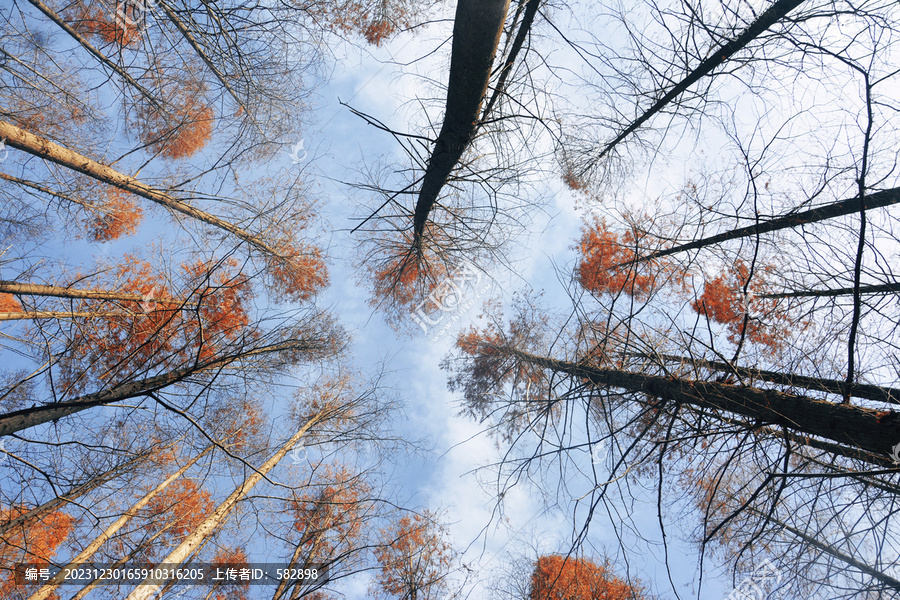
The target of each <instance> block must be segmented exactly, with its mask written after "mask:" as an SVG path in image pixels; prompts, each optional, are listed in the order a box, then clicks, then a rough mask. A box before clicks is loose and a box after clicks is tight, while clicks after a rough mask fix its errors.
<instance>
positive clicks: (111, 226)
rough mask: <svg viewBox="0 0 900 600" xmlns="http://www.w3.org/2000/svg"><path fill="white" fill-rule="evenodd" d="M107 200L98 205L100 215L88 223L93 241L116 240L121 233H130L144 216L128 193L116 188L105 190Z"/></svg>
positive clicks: (134, 230)
mask: <svg viewBox="0 0 900 600" xmlns="http://www.w3.org/2000/svg"><path fill="white" fill-rule="evenodd" d="M106 193H107V196H109V200H107V202H106V203H105V204H104V205H103V206H101V207H99V210H100V212H101V214H100V215H98V216H96V217H94V218H93V219H92V220H91V221H90V223H89V224H88V227H89V231H90V236H91V239H93V240H94V241H95V242H108V241H111V240H117V239H119V238H120V237H121V236H122V235H132V234H134V233H135V232H136V231H137V227H138V225H139V224H140V222H141V219H142V218H143V216H144V211H143V210H142V209H141V207H140V206H138V205H137V204H135V203H134V202H132V201H131V200H130V199H129V196H130V194H127V193H126V192H123V191H121V190H119V189H116V188H111V189H108V190H107V192H106Z"/></svg>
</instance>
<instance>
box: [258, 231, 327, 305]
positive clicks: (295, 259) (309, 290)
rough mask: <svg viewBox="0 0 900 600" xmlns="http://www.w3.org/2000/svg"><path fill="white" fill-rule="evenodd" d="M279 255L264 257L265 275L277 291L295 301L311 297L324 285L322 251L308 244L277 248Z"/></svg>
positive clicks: (325, 282)
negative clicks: (266, 273) (265, 258)
mask: <svg viewBox="0 0 900 600" xmlns="http://www.w3.org/2000/svg"><path fill="white" fill-rule="evenodd" d="M278 249H279V252H280V256H278V257H273V256H270V257H267V267H268V269H267V272H268V276H269V277H270V278H271V279H272V281H273V283H274V284H275V287H276V288H277V290H278V291H280V292H281V293H283V294H284V295H285V296H287V297H288V298H290V299H292V300H295V301H300V302H302V301H304V300H309V299H310V298H312V297H313V296H314V295H315V294H316V292H318V291H319V290H321V289H322V288H324V287H325V286H326V285H328V267H327V266H326V265H325V260H324V259H323V258H322V252H321V250H319V249H318V248H316V247H314V246H310V245H301V246H299V247H295V246H293V245H291V244H290V243H288V242H282V243H280V244H279V245H278Z"/></svg>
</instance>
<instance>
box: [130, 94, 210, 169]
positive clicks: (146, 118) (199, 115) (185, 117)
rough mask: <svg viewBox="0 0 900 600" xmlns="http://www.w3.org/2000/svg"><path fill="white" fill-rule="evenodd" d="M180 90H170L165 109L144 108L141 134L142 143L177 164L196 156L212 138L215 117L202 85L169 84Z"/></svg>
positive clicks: (139, 124)
mask: <svg viewBox="0 0 900 600" xmlns="http://www.w3.org/2000/svg"><path fill="white" fill-rule="evenodd" d="M167 85H168V86H177V88H176V89H174V90H168V92H169V94H168V95H169V97H168V98H167V101H166V102H165V104H164V105H163V106H162V107H158V106H152V105H149V104H146V105H144V106H143V108H142V110H141V113H140V117H139V121H138V131H139V136H140V139H141V141H142V142H144V143H145V144H148V145H149V146H150V147H151V148H153V149H155V150H156V151H157V152H159V153H160V155H162V156H163V157H165V158H170V159H173V160H177V159H180V158H187V157H190V156H193V155H194V154H196V153H197V152H199V151H200V150H202V149H203V148H204V147H205V146H206V144H207V143H208V142H209V140H210V139H211V138H212V133H213V127H214V126H215V114H214V113H213V109H212V107H211V106H209V105H208V104H206V102H205V100H204V97H205V94H204V92H205V91H206V89H205V87H204V85H203V83H202V82H200V81H197V80H192V81H185V82H178V83H176V82H174V81H173V82H168V84H167Z"/></svg>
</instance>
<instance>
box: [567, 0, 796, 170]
mask: <svg viewBox="0 0 900 600" xmlns="http://www.w3.org/2000/svg"><path fill="white" fill-rule="evenodd" d="M801 4H803V0H777V1H776V2H775V3H773V4H772V6H770V7H769V8H768V10H766V11H765V12H764V13H763V14H761V15H760V16H759V18H757V19H756V20H755V21H753V23H751V24H750V26H749V27H747V29H745V30H744V31H742V32H741V34H740V35H738V36H737V37H736V38H734V39H733V40H730V41H728V42H726V43H724V44H722V45H721V46H719V47H718V48H716V49H715V50H714V51H713V52H712V53H711V54H710V55H709V57H708V58H707V59H706V60H704V61H703V62H701V63H700V64H699V65H697V67H695V68H694V70H693V71H691V72H690V73H688V75H687V76H686V77H685V78H684V79H682V80H681V81H679V82H678V83H676V84H675V85H674V86H673V87H672V88H671V89H670V90H669V91H668V92H666V93H665V94H664V95H663V97H662V98H660V99H659V100H657V101H656V102H654V103H653V105H652V106H651V107H650V108H648V109H647V110H645V111H644V112H643V113H641V114H640V116H638V117H637V118H636V119H635V120H633V121H632V122H631V123H629V124H628V126H627V127H625V129H623V130H622V131H621V132H620V133H619V134H618V135H617V136H616V137H615V138H614V139H613V140H612V141H611V142H609V143H608V144H606V146H604V147H603V149H602V150H601V151H600V153H599V154H598V155H597V156H596V157H595V158H593V159H592V160H591V162H590V164H589V165H588V167H587V168H585V169H584V171H587V169H589V168H590V167H591V166H593V165H595V164H597V163H598V162H600V160H601V159H602V158H603V157H604V156H606V154H607V153H609V151H610V150H612V149H613V148H615V147H616V145H618V143H619V142H621V141H622V140H624V139H625V138H626V137H628V136H629V135H631V133H633V132H634V131H635V130H636V129H637V128H638V127H640V126H641V125H643V124H644V123H646V122H647V121H648V120H649V119H650V117H652V116H653V115H655V114H656V113H658V112H659V111H661V110H662V109H663V108H665V107H666V105H667V104H669V103H670V102H672V101H673V100H675V98H677V97H678V96H680V95H681V94H682V93H684V92H685V90H687V89H688V88H689V87H691V86H692V85H694V84H695V83H697V82H698V81H699V80H700V79H701V78H702V77H704V76H705V75H708V74H709V73H711V72H713V71H714V70H715V69H716V67H718V66H720V65H722V63H724V62H725V61H726V60H728V59H729V58H731V57H732V56H733V55H734V54H735V53H736V52H738V51H739V50H741V49H742V48H744V47H745V46H746V45H747V44H749V43H750V42H751V41H753V40H754V39H756V38H757V37H759V36H760V35H761V34H762V33H764V32H765V31H766V30H767V29H769V28H770V27H771V26H772V25H774V24H776V23H777V22H778V21H780V20H781V19H783V18H784V17H785V16H787V14H788V13H789V12H791V11H792V10H794V9H795V8H797V7H798V6H800V5H801ZM583 173H584V172H582V174H583Z"/></svg>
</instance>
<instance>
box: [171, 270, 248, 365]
mask: <svg viewBox="0 0 900 600" xmlns="http://www.w3.org/2000/svg"><path fill="white" fill-rule="evenodd" d="M237 266H238V265H237V262H236V261H233V260H229V261H225V262H223V263H216V262H212V261H204V260H199V261H197V262H195V263H194V264H192V265H185V266H184V267H183V268H184V270H185V272H186V273H187V276H188V281H189V285H190V286H191V287H192V289H193V296H194V297H195V298H197V299H198V300H199V302H200V310H199V316H200V320H201V322H202V327H203V330H204V333H203V335H204V337H206V338H210V339H215V338H216V337H224V338H227V339H235V338H236V337H237V336H238V335H239V334H240V333H241V331H243V330H244V328H246V327H247V325H248V324H249V323H250V317H249V316H248V315H247V309H246V306H245V304H246V302H248V301H249V298H250V296H251V288H250V279H249V278H248V277H247V276H246V275H244V274H243V273H240V272H238V273H234V272H232V269H236V268H237ZM200 356H201V358H205V357H208V356H205V355H204V354H203V352H202V351H201V355H200Z"/></svg>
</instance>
